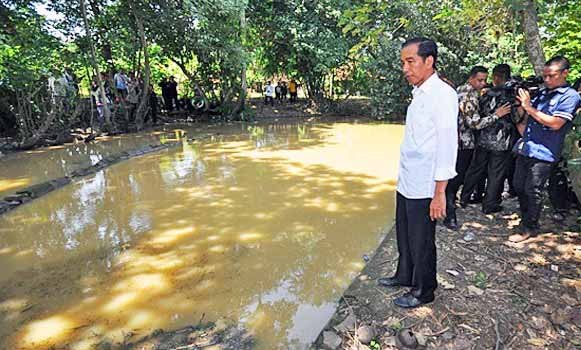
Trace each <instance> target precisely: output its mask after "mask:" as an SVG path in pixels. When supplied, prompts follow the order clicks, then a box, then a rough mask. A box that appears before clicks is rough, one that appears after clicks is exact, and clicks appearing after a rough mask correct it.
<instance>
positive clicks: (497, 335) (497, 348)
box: [490, 317, 502, 350]
mask: <svg viewBox="0 0 581 350" xmlns="http://www.w3.org/2000/svg"><path fill="white" fill-rule="evenodd" d="M490 319H491V320H492V322H493V323H494V331H495V332H496V346H495V347H494V350H500V349H501V344H502V339H500V331H499V330H498V320H497V319H494V318H492V317H491V318H490Z"/></svg>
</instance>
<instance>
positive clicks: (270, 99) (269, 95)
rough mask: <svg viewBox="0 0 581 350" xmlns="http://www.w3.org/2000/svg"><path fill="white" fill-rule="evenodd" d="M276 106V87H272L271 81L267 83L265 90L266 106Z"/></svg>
mask: <svg viewBox="0 0 581 350" xmlns="http://www.w3.org/2000/svg"><path fill="white" fill-rule="evenodd" d="M269 103H270V105H271V106H274V86H272V84H271V82H270V80H269V81H268V82H267V83H266V87H265V88H264V104H265V105H267V104H269Z"/></svg>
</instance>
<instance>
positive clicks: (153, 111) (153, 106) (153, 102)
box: [146, 84, 157, 125]
mask: <svg viewBox="0 0 581 350" xmlns="http://www.w3.org/2000/svg"><path fill="white" fill-rule="evenodd" d="M148 103H149V113H148V114H147V116H146V118H148V117H149V116H151V123H152V124H153V125H157V95H156V94H155V90H154V89H153V85H152V84H149V89H148ZM146 121H147V119H146Z"/></svg>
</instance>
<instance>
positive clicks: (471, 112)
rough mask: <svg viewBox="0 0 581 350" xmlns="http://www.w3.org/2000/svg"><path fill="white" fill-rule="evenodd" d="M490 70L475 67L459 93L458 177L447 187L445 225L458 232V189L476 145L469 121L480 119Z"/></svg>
mask: <svg viewBox="0 0 581 350" xmlns="http://www.w3.org/2000/svg"><path fill="white" fill-rule="evenodd" d="M487 78H488V70H487V69H486V68H484V67H483V66H475V67H473V68H472V69H471V70H470V76H469V77H468V81H467V82H466V84H464V85H462V86H460V87H459V88H458V90H457V92H458V104H459V113H458V158H457V159H456V173H458V175H456V177H455V178H454V179H452V180H451V181H450V182H449V183H448V187H446V218H445V219H444V225H446V227H448V228H449V229H452V230H456V229H457V228H458V222H457V220H456V195H457V193H458V189H459V188H460V186H461V185H462V184H463V183H464V178H465V176H466V170H468V166H470V161H471V160H472V156H473V154H474V147H475V144H476V141H475V138H474V130H472V129H471V128H470V127H469V123H468V122H469V121H472V120H475V119H479V118H480V116H479V113H478V99H479V98H480V91H481V90H482V89H483V88H484V87H485V86H486V79H487Z"/></svg>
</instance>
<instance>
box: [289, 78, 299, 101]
mask: <svg viewBox="0 0 581 350" xmlns="http://www.w3.org/2000/svg"><path fill="white" fill-rule="evenodd" d="M297 88H298V86H297V82H296V81H295V80H294V79H291V81H290V83H289V84H288V92H289V95H290V102H296V101H297Z"/></svg>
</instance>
